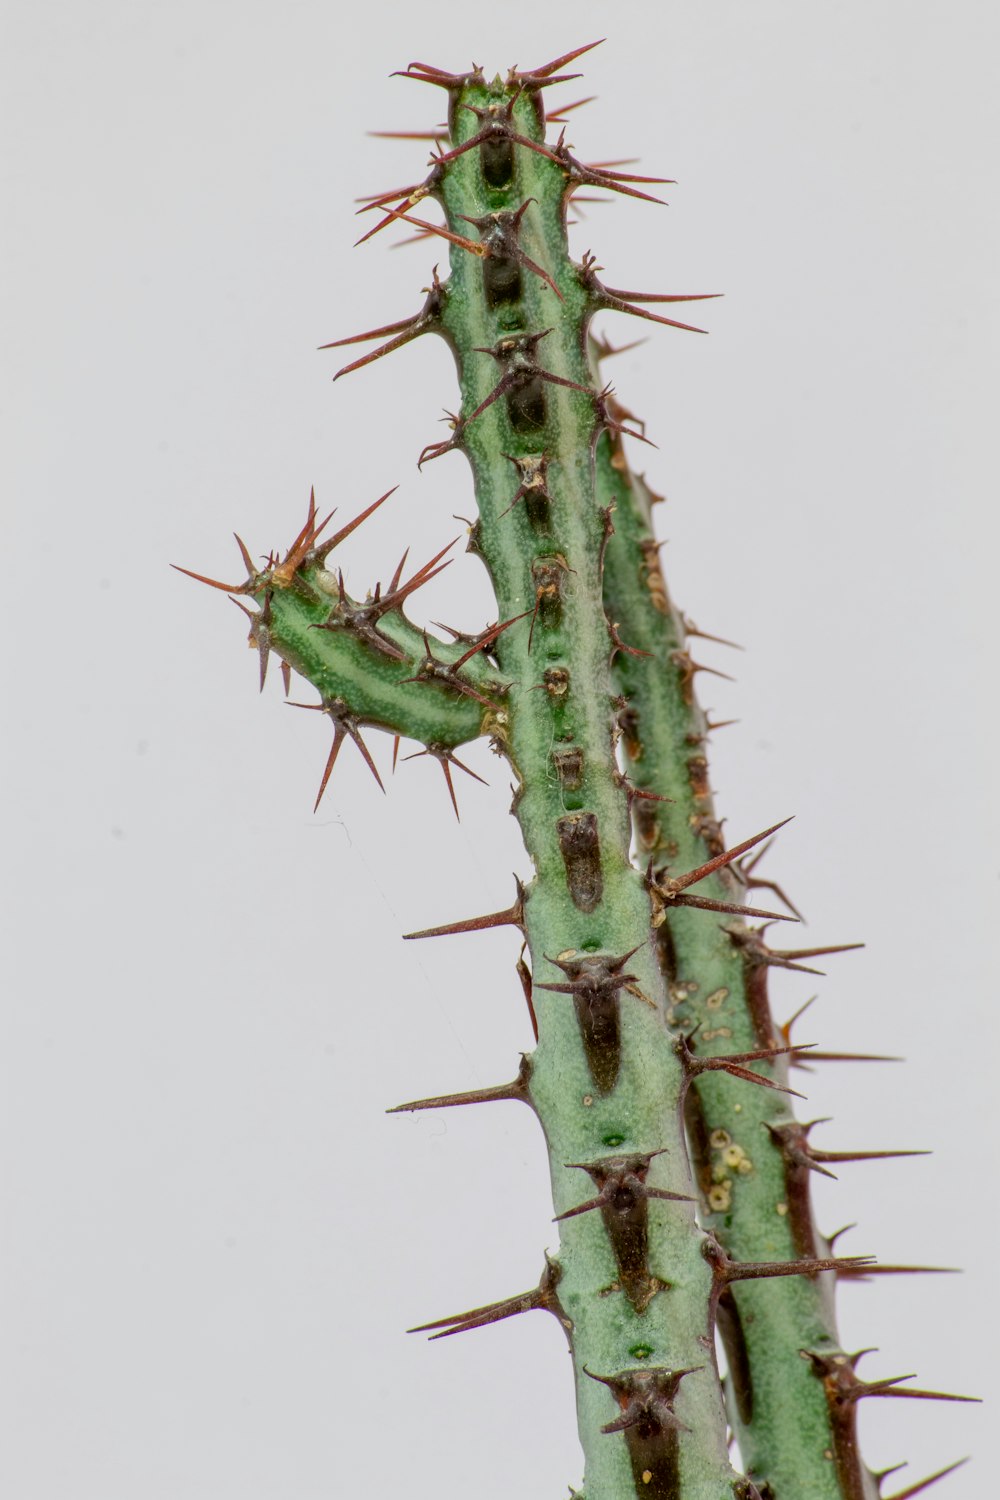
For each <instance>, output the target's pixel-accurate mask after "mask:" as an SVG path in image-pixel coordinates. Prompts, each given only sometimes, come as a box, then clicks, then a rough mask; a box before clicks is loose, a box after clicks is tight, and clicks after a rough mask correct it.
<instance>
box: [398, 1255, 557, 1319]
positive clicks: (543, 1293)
mask: <svg viewBox="0 0 1000 1500" xmlns="http://www.w3.org/2000/svg"><path fill="white" fill-rule="evenodd" d="M561 1275H562V1272H561V1269H560V1266H559V1263H558V1261H554V1260H551V1259H550V1258H549V1257H548V1256H546V1257H545V1270H544V1271H543V1272H542V1278H541V1280H540V1281H539V1283H538V1285H537V1287H533V1288H532V1290H531V1291H530V1292H522V1293H521V1294H520V1295H519V1296H517V1297H506V1298H504V1299H503V1301H501V1302H491V1303H488V1304H487V1305H486V1306H485V1307H473V1308H471V1309H470V1310H469V1311H468V1312H464V1313H454V1314H452V1316H451V1317H448V1318H436V1319H435V1320H434V1322H432V1323H420V1324H418V1326H417V1327H416V1328H408V1329H407V1330H406V1331H407V1333H426V1332H427V1331H428V1330H429V1329H431V1328H439V1329H441V1332H440V1333H435V1334H432V1338H436V1339H446V1338H449V1337H450V1336H451V1334H453V1333H469V1332H471V1330H472V1329H474V1328H485V1327H486V1326H487V1324H489V1323H498V1322H500V1320H501V1319H502V1318H512V1317H515V1316H516V1315H517V1314H518V1313H523V1312H531V1311H533V1310H534V1309H535V1308H542V1309H543V1310H544V1311H545V1312H551V1313H554V1314H555V1315H556V1317H557V1318H558V1319H559V1321H560V1323H561V1324H562V1325H563V1328H564V1329H566V1331H567V1332H568V1331H569V1330H570V1329H571V1328H572V1326H573V1325H572V1323H571V1322H570V1320H569V1319H568V1318H567V1317H566V1314H565V1313H564V1312H563V1310H562V1308H561V1307H560V1305H559V1298H558V1297H557V1296H556V1287H557V1286H558V1285H559V1280H560V1277H561ZM449 1325H450V1326H449Z"/></svg>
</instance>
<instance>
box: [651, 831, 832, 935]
mask: <svg viewBox="0 0 1000 1500" xmlns="http://www.w3.org/2000/svg"><path fill="white" fill-rule="evenodd" d="M792 816H794V814H793V815H792ZM791 821H792V818H791V817H788V818H782V820H781V822H780V823H774V824H772V826H771V827H770V828H765V829H764V831H763V832H762V833H755V834H754V836H753V838H749V839H744V840H743V842H742V844H735V845H734V846H733V848H732V849H726V850H724V851H723V853H722V854H717V855H716V856H715V858H714V859H709V860H706V861H705V863H704V864H703V865H699V866H698V868H697V869H696V870H689V871H688V873H687V874H686V875H676V876H671V877H668V878H667V880H666V881H665V882H664V884H665V887H666V889H667V890H669V891H670V892H680V891H683V890H686V889H687V887H688V886H689V885H696V884H697V883H698V881H699V880H704V879H705V877H706V876H707V875H711V874H713V873H714V872H715V871H716V870H718V869H721V868H722V867H723V866H724V865H728V864H732V862H733V860H734V859H739V857H740V855H741V854H743V853H745V851H746V850H747V849H752V848H753V847H754V845H755V844H759V843H760V842H761V840H762V839H766V838H769V837H770V835H771V834H772V833H777V831H778V829H779V828H784V827H785V824H786V823H790V822H791ZM803 956H805V957H808V954H804V955H803Z"/></svg>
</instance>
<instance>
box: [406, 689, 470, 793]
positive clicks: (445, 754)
mask: <svg viewBox="0 0 1000 1500" xmlns="http://www.w3.org/2000/svg"><path fill="white" fill-rule="evenodd" d="M473 696H478V694H473ZM424 755H429V756H431V757H432V759H434V760H436V761H437V763H438V765H439V766H440V767H441V770H442V772H443V773H444V779H445V784H446V786H447V788H448V796H449V797H450V798H451V805H452V807H453V808H454V809H455V817H456V818H457V819H458V821H459V822H461V821H462V820H461V817H460V815H459V811H458V799H457V798H456V796H455V784H454V782H453V781H452V779H451V767H452V766H457V767H458V769H459V770H460V771H464V772H465V774H466V776H471V777H472V779H473V781H481V782H482V784H483V786H486V782H485V781H483V778H482V777H481V776H477V774H476V772H475V771H472V770H470V769H469V767H468V766H467V765H465V764H464V763H463V762H462V761H460V760H459V759H458V756H457V755H455V754H454V753H453V752H452V751H451V750H450V749H449V748H448V746H447V745H427V746H426V747H425V748H424V749H423V750H415V751H414V753H413V754H412V755H404V756H403V759H404V760H419V759H420V758H421V756H424Z"/></svg>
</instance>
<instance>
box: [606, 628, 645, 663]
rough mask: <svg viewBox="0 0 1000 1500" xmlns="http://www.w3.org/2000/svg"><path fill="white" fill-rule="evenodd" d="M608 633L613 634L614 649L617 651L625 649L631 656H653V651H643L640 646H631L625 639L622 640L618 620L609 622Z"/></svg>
mask: <svg viewBox="0 0 1000 1500" xmlns="http://www.w3.org/2000/svg"><path fill="white" fill-rule="evenodd" d="M608 633H609V635H610V636H611V639H612V641H613V642H614V650H615V651H625V652H627V653H628V655H629V656H652V654H653V653H652V651H642V650H640V649H639V647H638V646H629V645H627V644H626V643H625V641H623V640H622V638H621V636H620V635H619V634H618V621H617V620H612V621H611V622H610V623H609V625H608ZM613 655H614V651H613V652H612V656H613Z"/></svg>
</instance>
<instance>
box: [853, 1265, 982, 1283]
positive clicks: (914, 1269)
mask: <svg viewBox="0 0 1000 1500" xmlns="http://www.w3.org/2000/svg"><path fill="white" fill-rule="evenodd" d="M839 1274H840V1275H841V1276H843V1277H844V1278H845V1279H847V1280H850V1281H867V1280H868V1277H869V1276H918V1275H931V1276H945V1275H948V1276H958V1275H960V1274H961V1267H960V1266H893V1265H884V1264H882V1263H879V1264H878V1265H876V1266H869V1267H868V1268H867V1269H861V1270H859V1271H847V1270H845V1271H841V1272H840V1273H839Z"/></svg>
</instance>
